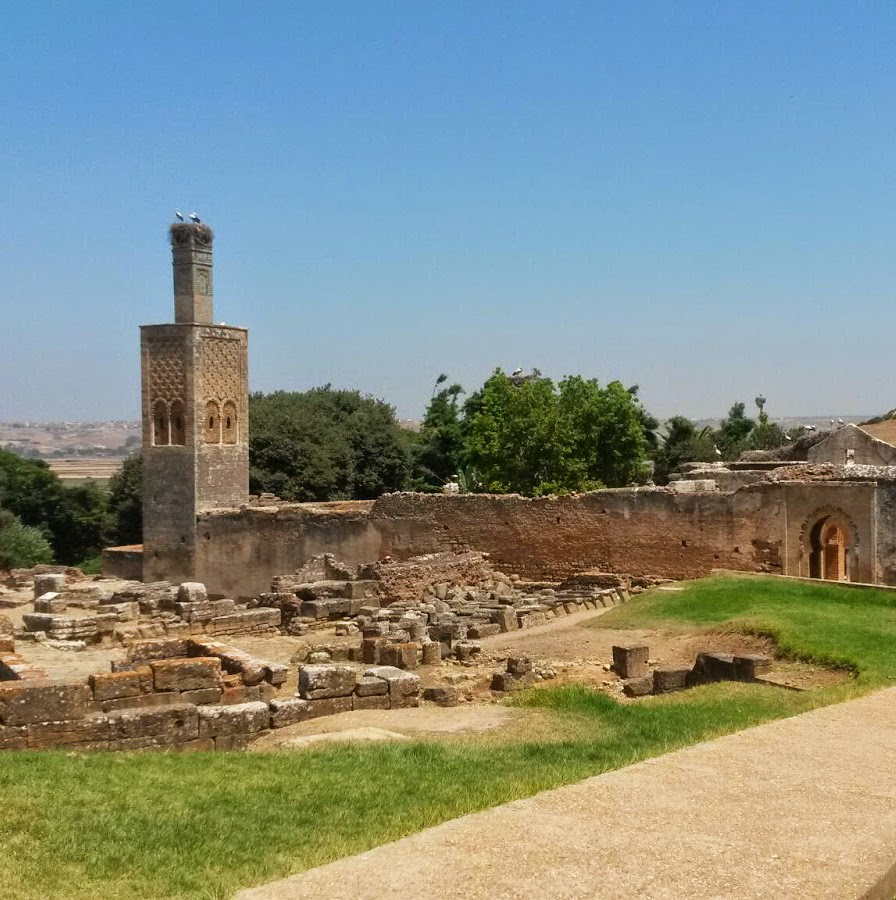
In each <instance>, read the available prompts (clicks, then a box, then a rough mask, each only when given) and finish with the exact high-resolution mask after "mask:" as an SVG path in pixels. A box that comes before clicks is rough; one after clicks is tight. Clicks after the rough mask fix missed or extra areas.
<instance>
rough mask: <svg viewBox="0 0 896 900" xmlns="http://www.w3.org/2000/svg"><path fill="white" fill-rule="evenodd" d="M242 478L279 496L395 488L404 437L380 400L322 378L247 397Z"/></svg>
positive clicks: (362, 493)
mask: <svg viewBox="0 0 896 900" xmlns="http://www.w3.org/2000/svg"><path fill="white" fill-rule="evenodd" d="M249 418H250V427H249V461H250V469H249V480H250V488H251V490H252V491H254V492H261V491H268V492H270V493H273V494H276V495H277V496H278V497H282V498H283V499H284V500H295V501H310V500H317V501H322V500H368V499H373V498H375V497H378V496H379V495H380V494H383V493H386V492H388V491H397V490H402V489H403V488H404V487H405V485H406V483H407V480H408V475H409V473H410V459H409V448H408V443H409V441H408V438H407V436H406V435H405V433H404V431H403V430H402V429H401V427H400V426H399V425H398V423H397V422H396V420H395V411H394V409H393V408H392V407H391V406H389V405H388V404H387V403H385V402H383V401H382V400H377V399H374V398H373V397H370V396H362V395H361V394H360V393H359V392H358V391H343V390H336V389H334V388H332V387H330V386H329V385H327V386H325V387H321V388H314V389H313V390H310V391H304V392H288V391H276V392H275V393H273V394H267V395H265V394H260V393H259V394H253V395H252V396H251V397H250V398H249Z"/></svg>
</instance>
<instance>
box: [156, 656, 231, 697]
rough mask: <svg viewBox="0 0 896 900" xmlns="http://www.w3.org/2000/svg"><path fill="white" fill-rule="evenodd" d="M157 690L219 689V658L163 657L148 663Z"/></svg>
mask: <svg viewBox="0 0 896 900" xmlns="http://www.w3.org/2000/svg"><path fill="white" fill-rule="evenodd" d="M150 666H151V667H152V672H153V682H154V685H155V689H156V690H157V691H202V690H207V689H209V688H212V689H215V688H216V689H218V690H220V689H221V688H222V687H223V682H222V680H221V660H220V659H218V658H217V657H198V658H197V657H190V658H184V659H163V660H156V661H154V662H151V663H150Z"/></svg>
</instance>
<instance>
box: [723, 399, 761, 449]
mask: <svg viewBox="0 0 896 900" xmlns="http://www.w3.org/2000/svg"><path fill="white" fill-rule="evenodd" d="M745 408H746V407H745V406H744V404H743V403H735V404H734V405H733V406H732V407H731V409H729V410H728V416H727V417H726V418H724V419H722V424H721V425H720V426H719V431H718V435H717V439H718V440H717V443H718V446H719V450H721V451H722V456H723V457H724V458H725V459H737V457H738V456H740V454H741V453H742V452H743V450H744V449H745V448H746V445H747V438H748V437H749V435H750V432H751V431H752V430H753V428H754V426H755V424H756V423H755V422H754V421H753V420H752V419H749V418H747V416H746V415H745V413H744V410H745Z"/></svg>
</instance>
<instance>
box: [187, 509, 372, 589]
mask: <svg viewBox="0 0 896 900" xmlns="http://www.w3.org/2000/svg"><path fill="white" fill-rule="evenodd" d="M372 506H373V502H372V501H358V502H356V503H321V504H314V505H312V504H286V505H283V506H280V507H277V506H255V507H252V506H249V507H244V508H243V509H239V510H226V511H224V510H221V511H210V512H205V513H201V514H200V515H199V516H198V517H197V525H196V529H197V531H196V535H197V541H196V571H195V573H194V575H193V577H194V578H195V579H196V580H197V581H201V582H203V583H204V584H205V585H207V587H208V589H209V591H210V592H212V593H214V594H221V595H223V596H226V597H234V598H237V597H257V596H258V595H259V594H260V593H262V592H264V591H267V590H269V589H270V586H271V579H272V578H273V577H274V576H275V575H285V574H289V573H291V572H294V571H295V570H296V569H298V568H299V567H300V566H302V565H304V564H305V563H306V562H307V561H308V560H309V559H311V557H312V556H317V555H319V554H322V553H332V554H333V555H334V556H335V557H336V559H338V560H340V561H341V562H345V563H348V564H349V565H360V564H362V563H372V562H376V560H378V559H381V558H382V557H383V556H385V555H386V553H385V552H384V551H383V544H382V539H381V536H380V534H379V532H378V531H377V530H376V529H375V528H371V527H370V525H369V522H368V517H369V513H370V509H371V507H372Z"/></svg>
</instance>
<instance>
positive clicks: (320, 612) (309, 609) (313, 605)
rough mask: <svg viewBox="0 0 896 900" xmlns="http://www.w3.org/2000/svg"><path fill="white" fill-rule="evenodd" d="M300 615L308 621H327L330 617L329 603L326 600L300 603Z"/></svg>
mask: <svg viewBox="0 0 896 900" xmlns="http://www.w3.org/2000/svg"><path fill="white" fill-rule="evenodd" d="M301 613H302V615H303V616H307V617H308V618H309V619H317V620H319V621H320V620H322V619H328V618H329V617H330V602H329V601H328V600H305V601H303V602H302V607H301Z"/></svg>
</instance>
